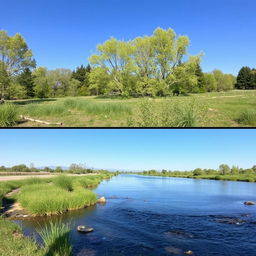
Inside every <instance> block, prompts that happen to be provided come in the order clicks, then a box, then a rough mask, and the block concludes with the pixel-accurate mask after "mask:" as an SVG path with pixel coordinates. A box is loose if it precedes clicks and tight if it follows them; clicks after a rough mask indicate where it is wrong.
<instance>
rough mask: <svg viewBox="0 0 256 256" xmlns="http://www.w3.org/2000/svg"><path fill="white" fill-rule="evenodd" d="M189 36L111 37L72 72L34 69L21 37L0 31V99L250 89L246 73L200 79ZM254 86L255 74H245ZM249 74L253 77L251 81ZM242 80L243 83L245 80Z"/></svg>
mask: <svg viewBox="0 0 256 256" xmlns="http://www.w3.org/2000/svg"><path fill="white" fill-rule="evenodd" d="M189 45H190V40H189V38H188V36H177V35H176V33H175V31H174V30H173V29H167V30H164V29H162V28H157V29H156V30H155V31H154V32H153V34H152V35H151V36H144V37H137V38H135V39H133V40H129V41H122V40H117V39H115V38H114V37H112V38H110V39H109V40H107V41H105V42H104V43H102V44H99V45H98V46H97V52H96V54H93V55H92V56H91V57H90V59H89V62H90V64H89V65H87V66H86V67H85V66H83V65H81V66H79V67H77V68H76V70H73V71H72V70H70V69H63V68H59V69H55V70H48V69H47V68H45V67H36V61H35V59H34V58H33V54H32V50H31V49H29V47H28V45H27V43H26V41H25V39H24V38H23V37H22V35H20V34H16V35H14V36H13V37H12V36H9V35H8V34H7V32H6V31H4V30H0V90H1V98H3V99H4V98H6V99H23V98H24V99H25V98H49V97H64V96H90V95H120V96H123V97H144V96H151V97H161V96H170V95H180V94H188V93H201V92H212V91H227V90H232V89H234V86H235V85H236V88H238V89H250V88H251V85H250V86H248V85H245V81H246V83H247V80H248V78H247V75H246V74H248V69H247V68H245V70H243V71H240V73H241V74H240V73H239V75H238V80H237V81H236V77H235V76H233V75H231V74H224V73H223V72H222V71H221V70H217V69H215V70H213V71H212V72H210V73H204V72H203V71H202V68H201V58H202V55H203V54H202V53H199V54H197V55H195V56H192V55H190V54H189V53H188V47H189ZM249 73H250V74H251V76H253V77H254V78H251V80H250V79H249V80H250V81H254V82H253V83H254V84H255V73H256V72H255V70H251V71H250V72H249ZM252 74H253V75H252ZM245 77H246V78H245Z"/></svg>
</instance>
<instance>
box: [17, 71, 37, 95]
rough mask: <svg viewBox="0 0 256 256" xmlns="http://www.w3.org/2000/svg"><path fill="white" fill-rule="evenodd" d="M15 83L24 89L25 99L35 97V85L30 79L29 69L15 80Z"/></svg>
mask: <svg viewBox="0 0 256 256" xmlns="http://www.w3.org/2000/svg"><path fill="white" fill-rule="evenodd" d="M17 82H18V83H19V84H20V85H21V86H23V87H24V89H25V91H26V97H27V98H33V97H34V96H35V89H34V87H35V84H34V80H33V77H32V72H31V70H30V69H29V68H26V69H25V70H24V71H23V72H22V73H21V74H20V75H19V76H18V78H17Z"/></svg>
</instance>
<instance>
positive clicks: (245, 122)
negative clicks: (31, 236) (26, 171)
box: [0, 90, 256, 127]
mask: <svg viewBox="0 0 256 256" xmlns="http://www.w3.org/2000/svg"><path fill="white" fill-rule="evenodd" d="M255 96H256V91H255V90H251V91H238V90H235V91H229V92H214V93H201V94H191V95H189V96H179V97H166V98H155V99H152V98H130V99H121V98H104V97H72V98H71V97H69V98H54V99H35V100H34V99H33V100H18V101H10V103H11V104H13V105H14V109H15V110H13V108H10V107H9V108H8V109H7V108H6V109H2V108H4V107H3V106H0V119H1V111H2V119H3V122H1V121H0V126H5V124H6V125H13V124H14V126H24V127H26V126H33V127H34V126H59V125H56V124H50V125H47V124H40V123H37V122H32V121H24V120H22V119H21V118H20V117H19V116H20V115H24V116H29V117H31V118H34V119H39V120H44V121H49V122H51V123H63V126H71V127H78V126H86V127H95V126H98V127H102V126H104V127H113V126H115V127H123V126H143V127H146V126H159V127H161V126H176V127H181V126H190V127H193V126H202V127H209V126H210V127H215V126H225V127H239V126H240V127H244V126H255V125H256V111H254V109H255V108H256V100H255ZM1 109H2V110H1ZM8 111H9V112H10V113H9V114H8V113H7V112H8ZM14 111H16V114H14ZM175 113H176V114H175ZM177 113H178V114H177ZM8 118H9V119H10V120H9V121H10V122H9V121H8ZM15 118H16V119H15ZM14 119H15V120H14ZM13 121H16V123H14V122H13Z"/></svg>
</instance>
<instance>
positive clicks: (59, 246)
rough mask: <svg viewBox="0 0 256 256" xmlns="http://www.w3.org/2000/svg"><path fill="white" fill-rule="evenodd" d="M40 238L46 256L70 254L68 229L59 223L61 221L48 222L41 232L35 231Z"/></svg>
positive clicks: (68, 255)
mask: <svg viewBox="0 0 256 256" xmlns="http://www.w3.org/2000/svg"><path fill="white" fill-rule="evenodd" d="M37 232H38V233H39V235H40V236H41V238H42V240H43V242H44V245H45V249H46V254H45V255H46V256H70V255H71V253H72V246H71V239H70V234H69V232H70V229H69V226H68V225H67V224H64V223H61V220H59V221H57V222H55V223H53V222H52V221H51V222H50V224H49V225H46V226H45V227H44V228H42V229H41V230H37Z"/></svg>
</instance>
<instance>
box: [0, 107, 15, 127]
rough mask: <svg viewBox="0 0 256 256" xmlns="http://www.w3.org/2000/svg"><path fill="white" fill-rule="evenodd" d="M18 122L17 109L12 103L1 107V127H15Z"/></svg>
mask: <svg viewBox="0 0 256 256" xmlns="http://www.w3.org/2000/svg"><path fill="white" fill-rule="evenodd" d="M17 121H18V110H17V107H16V106H15V105H13V104H10V103H5V104H2V105H0V126H2V127H8V126H13V125H15V124H16V122H17Z"/></svg>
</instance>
